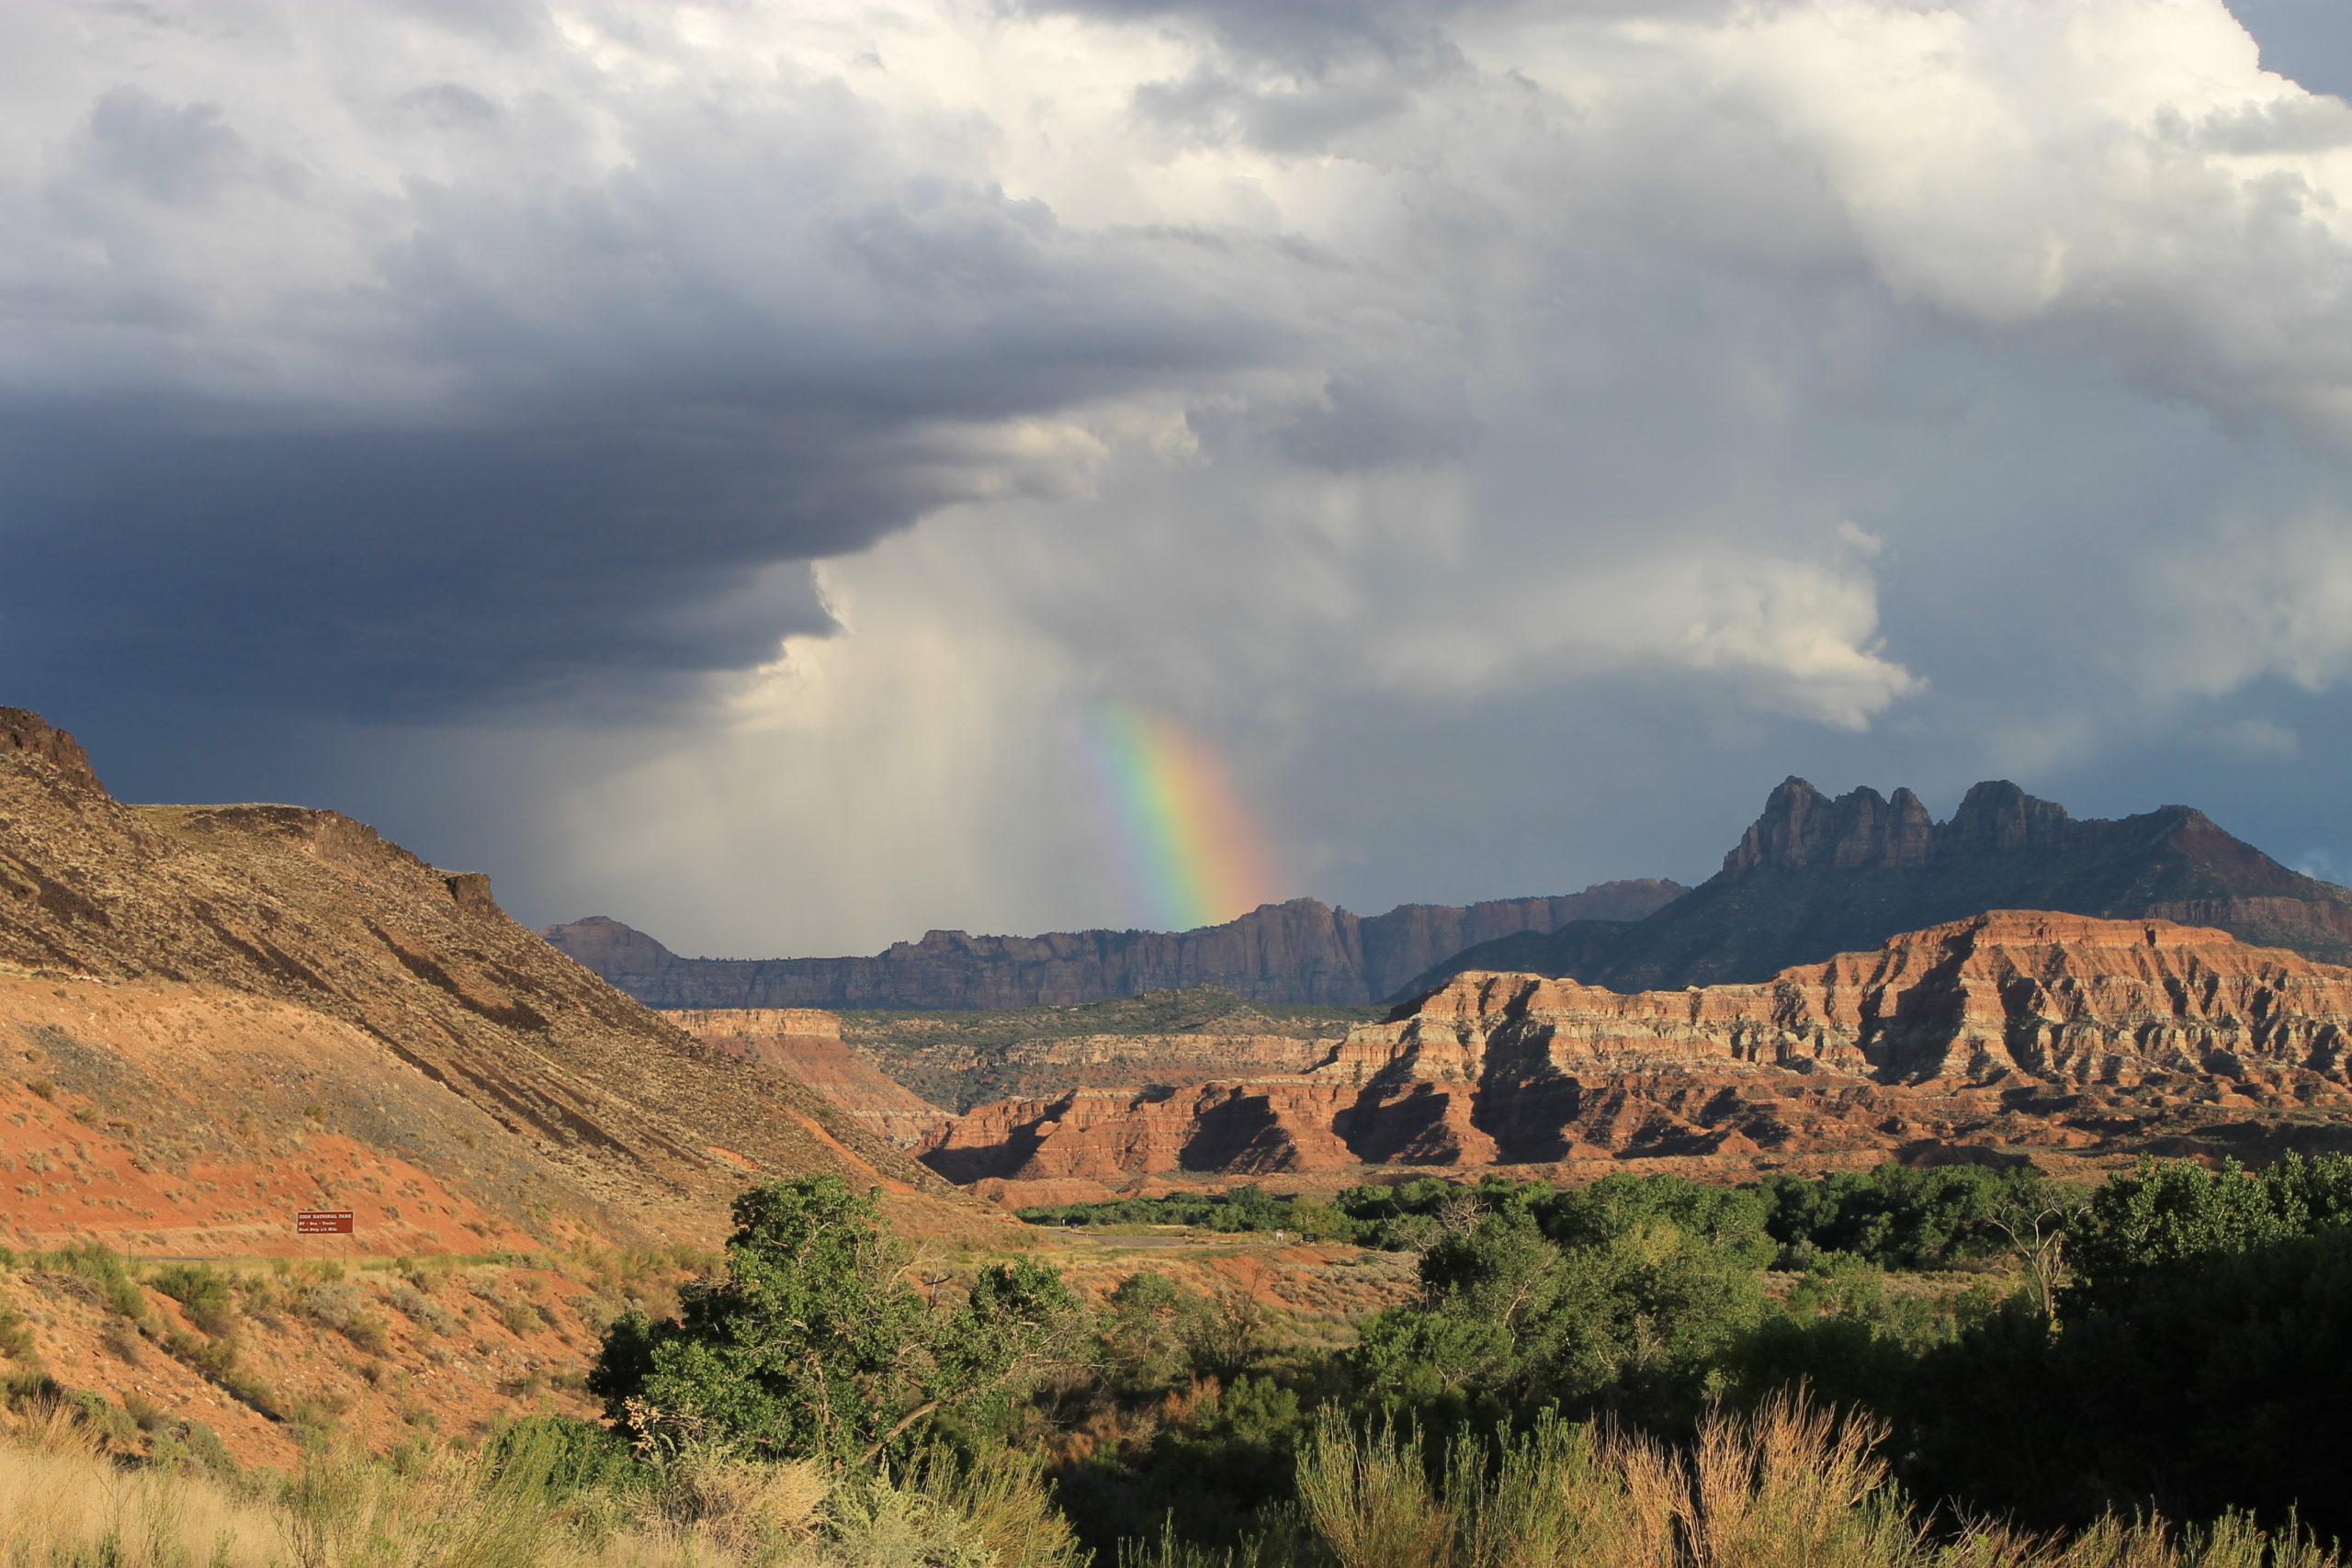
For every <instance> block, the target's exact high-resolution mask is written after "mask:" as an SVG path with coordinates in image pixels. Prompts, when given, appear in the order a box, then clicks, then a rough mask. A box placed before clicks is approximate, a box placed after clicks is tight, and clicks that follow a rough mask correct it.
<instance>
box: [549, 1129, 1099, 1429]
mask: <svg viewBox="0 0 2352 1568" xmlns="http://www.w3.org/2000/svg"><path fill="white" fill-rule="evenodd" d="M734 1213H735V1224H736V1230H735V1234H734V1235H733V1237H732V1238H730V1239H729V1242H728V1244H727V1264H726V1272H725V1274H724V1276H723V1277H721V1278H719V1279H717V1280H705V1281H700V1282H697V1283H695V1284H692V1285H689V1286H687V1287H686V1288H685V1289H684V1290H683V1291H681V1292H679V1303H680V1311H679V1314H678V1315H677V1316H676V1317H674V1318H665V1319H662V1320H661V1321H659V1322H654V1321H651V1320H649V1319H648V1318H647V1317H646V1316H645V1315H644V1314H642V1313H631V1314H628V1315H627V1316H625V1317H623V1318H621V1319H620V1320H619V1321H618V1322H616V1323H615V1324H614V1325H613V1326H612V1328H611V1330H610V1331H609V1332H608V1333H607V1334H606V1336H605V1345H604V1348H603V1351H602V1353H601V1354H600V1355H599V1356H598V1358H597V1361H596V1365H595V1368H594V1371H592V1372H591V1373H590V1376H589V1388H590V1389H591V1390H592V1391H593V1392H594V1393H598V1394H601V1395H602V1396H603V1397H604V1400H605V1416H606V1418H607V1419H608V1420H610V1421H611V1422H612V1423H613V1424H614V1425H615V1427H617V1428H618V1429H620V1430H621V1431H623V1432H625V1433H626V1434H628V1436H629V1437H630V1438H633V1439H635V1440H636V1441H637V1442H638V1443H639V1445H641V1446H653V1447H657V1448H666V1449H671V1450H676V1449H681V1448H684V1447H686V1446H688V1445H691V1444H695V1443H717V1444H725V1445H730V1446H735V1447H740V1448H743V1449H747V1450H751V1451H752V1452H753V1453H756V1454H758V1455H760V1456H761V1457H763V1458H797V1457H819V1458H829V1459H836V1460H863V1459H867V1458H871V1457H872V1456H873V1455H874V1454H875V1453H876V1452H878V1451H879V1450H881V1449H882V1448H884V1447H886V1446H887V1445H888V1444H890V1443H891V1442H893V1441H894V1440H896V1439H899V1438H902V1437H903V1436H904V1435H905V1434H907V1433H908V1432H909V1431H910V1430H911V1429H912V1428H913V1427H915V1426H916V1425H917V1424H919V1423H920V1422H921V1421H922V1419H923V1418H924V1417H926V1416H931V1415H933V1414H934V1413H940V1412H947V1411H953V1412H955V1413H956V1414H961V1415H969V1414H973V1413H975V1412H976V1411H977V1410H978V1409H979V1408H980V1407H983V1406H985V1405H986V1404H989V1402H991V1401H993V1400H998V1399H1001V1398H1002V1397H1005V1396H1006V1395H1008V1394H1009V1393H1012V1391H1013V1390H1014V1389H1015V1388H1016V1387H1017V1386H1018V1384H1019V1382H1020V1381H1021V1380H1022V1378H1023V1376H1024V1375H1025V1374H1027V1373H1030V1372H1032V1371H1035V1370H1036V1368H1037V1367H1038V1366H1039V1365H1040V1364H1042V1363H1043V1362H1045V1361H1046V1360H1047V1359H1051V1357H1052V1355H1053V1353H1054V1351H1055V1350H1056V1348H1057V1347H1058V1346H1059V1345H1060V1344H1061V1343H1062V1342H1063V1341H1064V1340H1065V1339H1066V1338H1067V1337H1068V1335H1069V1330H1070V1328H1071V1326H1072V1325H1073V1324H1074V1323H1075V1320H1076V1318H1077V1316H1078V1303H1077V1302H1076V1300H1075V1299H1074V1298H1073V1297H1072V1296H1071V1295H1070V1293H1069V1291H1068V1290H1067V1289H1066V1288H1065V1287H1064V1286H1063V1284H1062V1282H1061V1280H1060V1277H1059V1276H1058V1275H1056V1274H1055V1273H1054V1272H1053V1270H1051V1269H1047V1268H1045V1267H1043V1266H1042V1265H1038V1264H1035V1263H1030V1262H1027V1261H1025V1260H1024V1261H1023V1262H1022V1263H1020V1264H1016V1265H1014V1266H1012V1268H1009V1269H1008V1268H1003V1267H999V1268H994V1269H989V1270H987V1271H985V1272H984V1273H983V1274H982V1275H981V1276H980V1278H979V1279H978V1280H977V1281H976V1282H975V1283H974V1285H973V1288H972V1292H971V1295H970V1299H969V1300H968V1301H967V1302H966V1303H965V1304H964V1305H963V1306H962V1307H961V1308H960V1309H958V1310H957V1311H956V1312H954V1313H952V1314H949V1313H940V1312H935V1311H933V1309H931V1308H930V1307H928V1306H927V1305H926V1304H925V1303H924V1302H923V1300H922V1297H921V1296H919V1295H918V1294H916V1292H914V1291H913V1290H912V1289H911V1288H910V1287H909V1286H908V1285H907V1284H906V1283H905V1281H904V1280H902V1279H901V1278H900V1271H901V1269H903V1267H904V1265H905V1261H906V1257H905V1252H904V1250H903V1248H901V1247H899V1245H898V1244H897V1243H896V1242H895V1241H893V1240H892V1239H891V1238H890V1237H889V1236H888V1235H887V1233H886V1232H885V1231H884V1229H883V1227H882V1224H881V1222H880V1216H879V1213H878V1211H877V1207H876V1202H875V1200H874V1198H873V1197H872V1196H870V1195H862V1194H859V1193H855V1192H853V1191H851V1190H850V1189H849V1187H848V1186H847V1185H846V1184H845V1183H843V1182H842V1179H840V1178H839V1177H834V1176H821V1177H805V1178H800V1179H794V1180H787V1181H774V1182H768V1183H766V1184H764V1185H762V1186H759V1187H755V1188H753V1189H752V1190H750V1191H748V1192H745V1193H743V1194H742V1195H741V1196H740V1197H738V1198H737V1199H736V1200H735V1208H734Z"/></svg>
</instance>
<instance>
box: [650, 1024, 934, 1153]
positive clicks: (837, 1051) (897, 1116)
mask: <svg viewBox="0 0 2352 1568" xmlns="http://www.w3.org/2000/svg"><path fill="white" fill-rule="evenodd" d="M665 1016H666V1017H667V1018H668V1019H669V1020H670V1021H672V1022H673V1023H675V1024H676V1025H677V1026H678V1027H679V1028H681V1029H683V1030H684V1031H685V1032H687V1033H689V1034H691V1035H693V1036H694V1037H695V1039H697V1040H699V1041H701V1042H702V1043H704V1044H706V1045H709V1046H713V1047H715V1048H717V1049H718V1050H721V1051H725V1052H727V1053H728V1054H729V1055H734V1056H741V1057H742V1058H743V1059H744V1060H745V1061H747V1062H763V1063H765V1064H766V1065H768V1066H773V1067H781V1068H783V1069H784V1070H785V1071H786V1072H788V1073H790V1074H792V1075H793V1076H794V1077H797V1078H798V1079H799V1080H800V1081H801V1082H802V1083H805V1084H807V1085H808V1086H809V1088H810V1089H815V1090H816V1091H817V1092H818V1093H819V1094H821V1095H823V1096H824V1097H825V1098H826V1099H827V1100H831V1101H832V1102H833V1104H834V1105H836V1106H838V1107H839V1108H840V1109H841V1110H842V1112H843V1113H845V1114H846V1115H848V1116H849V1117H851V1118H852V1119H853V1120H854V1121H855V1122H857V1123H858V1124H859V1125H860V1126H862V1127H864V1128H865V1129H866V1130H867V1131H868V1132H870V1133H872V1134H875V1135H876V1137H879V1138H882V1139H884V1140H886V1141H887V1142H888V1143H890V1144H892V1145H896V1146H897V1147H899V1148H902V1149H905V1148H912V1147H913V1146H914V1145H917V1144H919V1143H922V1141H923V1140H924V1139H925V1138H927V1137H929V1136H931V1134H933V1133H935V1132H937V1131H939V1130H940V1129H941V1128H942V1127H944V1126H945V1125H946V1124H947V1123H948V1122H951V1121H953V1120H954V1118H953V1117H951V1116H950V1115H949V1114H948V1113H947V1112H946V1111H942V1110H941V1109H940V1108H939V1107H938V1106H936V1105H933V1104H932V1103H931V1101H929V1100H925V1099H923V1098H922V1096H921V1095H918V1094H916V1093H915V1092H914V1091H913V1090H911V1089H908V1088H906V1087H905V1086H904V1085H902V1084H900V1083H899V1082H897V1081H896V1080H894V1079H892V1078H890V1077H886V1076H885V1075H884V1074H883V1072H882V1070H881V1069H880V1068H878V1067H876V1066H874V1064H873V1063H871V1062H869V1061H867V1060H866V1059H865V1057H863V1056H860V1055H858V1054H857V1053H856V1052H854V1051H853V1050H851V1049H850V1048H849V1047H848V1046H847V1045H844V1044H842V1016H841V1014H839V1013H837V1012H827V1011H825V1010H822V1009H820V1008H705V1009H680V1010H677V1011H675V1012H672V1013H669V1014H666V1015H665Z"/></svg>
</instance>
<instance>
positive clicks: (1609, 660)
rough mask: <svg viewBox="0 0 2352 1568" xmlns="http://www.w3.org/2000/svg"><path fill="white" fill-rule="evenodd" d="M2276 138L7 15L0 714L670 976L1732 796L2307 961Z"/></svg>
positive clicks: (878, 30)
mask: <svg viewBox="0 0 2352 1568" xmlns="http://www.w3.org/2000/svg"><path fill="white" fill-rule="evenodd" d="M2346 92H2352V7H2346V6H2342V5H2341V4H2339V3H2337V0H2243V3H2242V4H2240V5H2239V6H2237V7H2236V8H2235V10H2234V12H2233V10H2232V9H2231V8H2229V7H2227V6H2224V5H2222V3H2221V0H1956V3H1952V4H1943V5H1939V4H1931V3H1928V0H1870V3H1865V0H1816V3H1802V0H1780V3H1770V0H1747V3H1738V4H1727V3H1720V0H1652V3H1647V4H1644V3H1639V0H1552V3H1550V4H1543V5H1538V4H1521V3H1517V0H1449V3H1443V4H1440V3H1436V0H1422V3H1420V4H1414V5H1403V4H1392V3H1386V0H1295V3H1288V4H1270V3H1266V0H1202V3H1199V4H1192V5H1184V4H1156V3H1153V0H1067V3H1063V4H1052V3H1046V0H1035V3H1031V0H974V3H969V4H964V3H956V0H908V3H905V4H896V5H876V6H866V5H857V4H849V3H843V4H838V5H797V4H776V5H764V4H750V3H742V4H711V5H703V6H694V5H684V4H680V5H672V6H644V5H641V4H631V5H620V4H615V5H610V6H599V5H587V6H570V5H556V6H549V5H542V4H536V3H531V0H380V3H375V4H369V3H365V0H345V3H341V4H336V5H333V6H322V5H317V4H312V3H300V0H289V3H286V4H265V3H258V0H208V3H206V4H202V5H174V4H163V3H113V4H92V5H69V4H64V3H62V0H56V3H37V0H36V3H27V4H22V5H14V6H6V7H0V703H6V704H9V705H20V706H26V707H31V708H35V709H38V710H40V711H41V712H43V713H45V714H46V715H47V716H49V717H51V719H52V721H54V722H56V723H59V724H61V725H62V726H64V727H65V728H71V729H73V730H74V731H75V732H76V733H78V734H80V735H81V736H82V737H83V738H84V739H85V741H86V742H87V743H88V744H89V745H90V747H91V749H92V750H93V752H94V754H95V756H96V761H97V764H98V767H99V770H100V772H101V773H102V775H103V776H104V777H106V778H107V781H108V783H109V784H111V785H112V786H113V787H114V788H115V789H116V790H117V792H118V793H119V794H120V795H122V796H123V797H125V798H127V799H134V800H202V799H278V800H296V801H300V802H304V803H308V804H313V805H321V806H332V807H337V808H339V809H342V810H345V811H347V812H349V813H350V814H352V815H353V816H356V817H358V818H362V819H364V820H367V821H369V822H371V823H373V824H375V825H376V826H378V827H379V829H382V830H384V831H385V832H387V833H388V834H390V835H391V836H392V837H394V838H397V839H399V840H401V841H402V842H404V843H406V844H408V845H409V846H410V847H411V848H413V849H414V850H415V851H417V852H419V853H420V854H423V855H424V856H425V857H427V858H428V859H430V860H432V861H434V862H435V863H438V864H442V865H447V866H450V867H453V868H464V869H481V870H487V871H489V872H491V873H492V875H493V877H494V879H495V882H496V886H497V888H498V890H499V895H500V897H501V899H502V901H503V903H504V904H505V906H506V907H507V908H508V909H509V910H510V911H511V912H513V913H515V915H516V916H517V917H518V918H520V919H526V920H528V921H531V922H533V923H544V922H548V921H553V920H558V919H573V918H577V917H580V916H583V915H587V914H591V913H603V914H609V915H613V916H615V917H617V918H619V919H625V920H628V922H629V923H631V924H633V925H637V926H639V927H640V928H641V929H644V930H646V931H650V932H652V933H654V934H655V935H657V936H659V937H661V938H662V940H663V941H665V942H669V943H670V944H671V945H672V946H673V947H675V948H677V949H679V950H680V951H683V952H688V953H710V954H717V955H734V956H759V955H768V954H786V953H855V952H871V951H875V950H877V949H879V948H880V947H881V946H883V945H884V944H885V943H887V942H891V941H894V940H899V939H911V938H914V937H917V936H919V935H921V934H922V932H923V931H926V930H930V929H933V928H959V929H965V930H970V931H1006V932H1026V931H1045V930H1055V929H1065V930H1066V929H1075V928H1080V927H1086V926H1092V925H1109V926H1114V927H1125V926H1131V925H1141V926H1154V925H1159V924H1162V923H1165V922H1167V921H1170V920H1172V919H1179V918H1182V919H1206V918H1212V917H1213V916H1216V915H1223V914H1232V913H1238V912H1239V907H1240V906H1244V905H1246V904H1248V903H1249V902H1250V901H1252V900H1254V899H1257V898H1265V899H1278V898H1283V897H1297V896H1313V897H1322V898H1326V899H1329V900H1333V901H1337V902H1341V903H1344V904H1346V905H1348V906H1349V907H1350V908H1356V909H1359V910H1362V911H1365V912H1372V911H1376V910H1379V909H1383V908H1388V907H1389V906H1391V905H1393V904H1397V903H1399V902H1407V901H1419V902H1461V901H1466V900H1471V899H1476V898H1484V897H1509V896H1519V895H1528V894H1539V893H1555V892H1566V891H1572V890H1574V889H1575V888H1577V887H1580V886H1584V885H1586V884H1588V883H1590V882H1594V881H1599V880H1602V879H1606V878H1613V877H1626V876H1645V875H1661V876H1673V877H1677V878H1679V879H1681V880H1684V881H1697V880H1699V879H1701V878H1703V877H1704V876H1706V875H1708V874H1711V873H1712V872H1713V870H1714V869H1715V867H1716V865H1717V863H1719V860H1720V857H1721V856H1722V854H1723V852H1724V851H1725V850H1726V849H1728V848H1729V847H1730V846H1731V845H1732V843H1733V842H1734V841H1736V839H1737V837H1738V834H1739V831H1740V829H1742V828H1743V827H1744V826H1745V824H1746V823H1747V820H1748V819H1750V818H1752V817H1753V816H1754V815H1755V813H1756V811H1757V809H1758V807H1759V806H1760V804H1761V803H1762V800H1763V798H1764V796H1765V795H1766V793H1767V792H1768V791H1770V788H1771V787H1772V786H1773V785H1774V784H1777V783H1779V782H1780V780H1781V778H1782V777H1784V776H1786V775H1789V774H1792V773H1793V774H1799V775H1802V776H1804V777H1806V778H1809V779H1811V780H1812V781H1813V782H1814V783H1815V784H1817V785H1819V786H1821V787H1823V788H1825V789H1828V790H1831V791H1833V792H1839V791H1843V790H1846V789H1850V788H1852V787H1855V786H1857V785H1860V784H1869V785H1871V786H1873V787H1876V788H1878V789H1880V790H1881V791H1882V792H1892V790H1893V789H1894V788H1895V787H1896V786H1898V785H1905V784H1907V785H1909V786H1911V787H1913V788H1915V789H1917V790H1918V791H1919V792H1920V793H1921V794H1922V795H1923V796H1925V798H1926V799H1927V801H1928V804H1929V806H1930V807H1931V808H1933V809H1934V810H1936V811H1937V812H1938V814H1939V815H1943V814H1948V813H1949V811H1950V810H1951V807H1952V806H1953V805H1955V804H1956V803H1957V801H1958V799H1959V797H1960V795H1961V794H1962V791H1963V790H1964V789H1965V788H1966V787H1967V785H1968V784H1971V783H1972V782H1973V781H1975V780H1978V779H1982V778H1988V777H2007V778H2011V779H2014V780H2016V781H2017V782H2018V783H2019V784H2022V785H2024V786H2025V787H2026V788H2027V789H2029V790H2030V791H2031V792H2033V793H2035V794H2037V795H2044V796H2047V797H2050V798H2053V799H2056V800H2060V801H2062V802H2064V804H2065V805H2066V806H2068V807H2070V808H2071V809H2073V810H2074V811H2075V812H2076V814H2077V815H2085V816H2090V815H2098V816H2114V815H2121V814H2125V813H2129V812H2132V811H2141V810H2147V809H2150V808H2153V807H2155V806H2157V805H2160V804H2165V803H2170V802H2188V803H2190V804H2194V805H2197V806H2200V807H2204V808H2205V809H2206V810H2207V811H2208V812H2210V813H2211V815H2212V816H2214V817H2215V818H2217V819H2218V820H2219V821H2221V822H2222V824H2223V825H2224V826H2225V827H2228V828H2230V829H2233V830H2234V831H2236V832H2238V833H2240V834H2241V835H2242V836H2244V837H2246V838H2248V839H2250V840H2253V841H2254V842H2256V843H2257V844H2259V845H2261V846H2262V847H2264V848H2265V849H2267V850H2268V851H2270V852H2272V853H2274V854H2276V855H2278V857H2279V858H2280V859H2282V860H2285V861H2287V862H2288V863H2290V864H2294V865H2297V866H2300V867H2302V868H2304V869H2307V870H2310V871H2312V872H2314V873H2316V874H2322V875H2326V876H2330V877H2333V878H2336V879H2339V880H2341V879H2346V878H2352V824H2347V822H2346V815H2345V795H2344V790H2343V787H2342V784H2341V782H2340V781H2341V780H2342V779H2343V778H2344V777H2345V776H2346V772H2347V767H2352V723H2347V720H2352V683H2348V682H2352V107H2347V106H2346V102H2345V101H2344V100H2343V99H2342V98H2341V97H2338V96H2334V95H2336V94H2340V93H2346ZM1123 736H1128V737H1132V736H1156V737H1159V738H1160V741H1159V743H1158V747H1159V749H1158V750H1156V751H1148V754H1147V752H1135V753H1133V754H1122V753H1121V752H1120V747H1121V746H1122V744H1124V742H1122V740H1121V739H1120V738H1121V737H1123ZM1155 757H1156V758H1158V759H1159V761H1158V763H1155V762H1154V761H1153V759H1154V758H1155ZM1106 758H1108V759H1109V761H1107V762H1106ZM1180 763H1181V766H1180V765H1179V764H1180ZM1155 767H1157V768H1158V769H1159V773H1157V775H1155V772H1154V769H1155ZM1188 800H1189V801H1191V802H1192V804H1193V807H1195V808H1194V809H1191V813H1190V815H1189V816H1186V815H1185V813H1186V809H1187V807H1186V802H1187V801H1188ZM1204 803H1205V804H1204ZM1155 810H1157V811H1159V814H1160V815H1159V817H1158V818H1154V817H1153V815H1152V814H1153V812H1154V811H1155ZM1171 813H1172V815H1171ZM1155 834H1157V838H1155V837H1154V835H1155ZM1171 879H1172V880H1171ZM1177 882H1182V884H1183V885H1184V886H1186V887H1188V888H1190V889H1191V891H1190V893H1188V894H1187V895H1185V896H1184V897H1172V896H1171V895H1170V892H1169V888H1170V886H1174V885H1175V883H1177Z"/></svg>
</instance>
